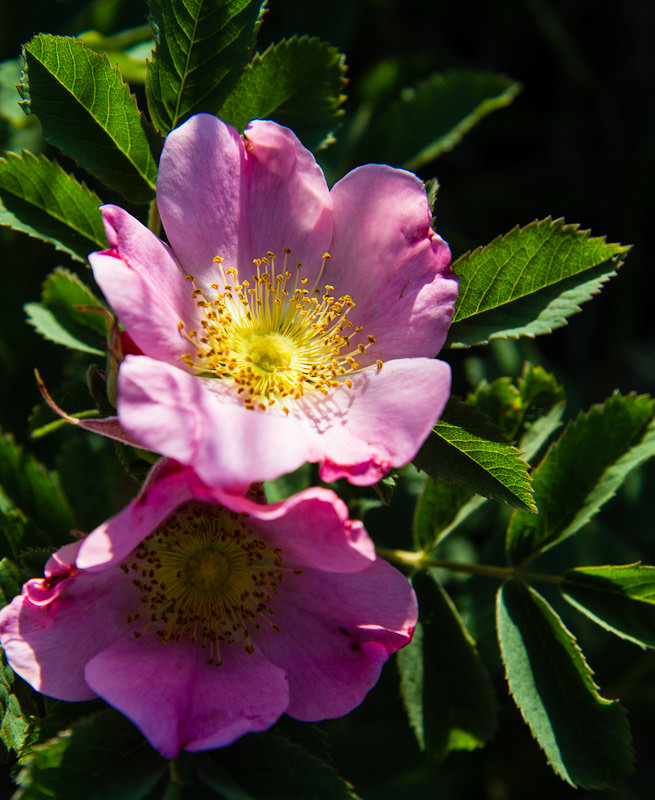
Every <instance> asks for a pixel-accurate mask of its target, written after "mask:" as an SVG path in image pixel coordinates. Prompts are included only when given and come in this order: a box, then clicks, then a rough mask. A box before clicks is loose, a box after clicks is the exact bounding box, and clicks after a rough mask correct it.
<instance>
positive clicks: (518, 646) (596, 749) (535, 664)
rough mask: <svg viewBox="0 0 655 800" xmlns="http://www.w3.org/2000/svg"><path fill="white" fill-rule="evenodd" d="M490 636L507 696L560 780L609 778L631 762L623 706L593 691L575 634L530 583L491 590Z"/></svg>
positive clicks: (588, 783)
mask: <svg viewBox="0 0 655 800" xmlns="http://www.w3.org/2000/svg"><path fill="white" fill-rule="evenodd" d="M497 614H498V617H497V624H498V640H499V643H500V648H501V652H502V656H503V661H504V663H505V670H506V672H507V680H508V682H509V687H510V691H511V692H512V695H513V697H514V700H515V702H516V704H517V706H518V707H519V709H520V710H521V713H522V714H523V717H524V719H525V721H526V722H527V723H528V725H529V726H530V729H531V730H532V734H533V736H534V737H535V738H536V739H537V741H538V742H539V744H540V745H541V747H542V748H543V750H544V752H545V754H546V757H547V758H548V761H549V763H550V765H551V766H552V767H553V769H554V770H555V771H556V772H557V774H558V775H560V776H561V777H562V778H564V780H566V781H568V782H569V783H571V784H573V785H575V786H582V787H584V788H586V789H592V788H599V787H601V786H612V785H614V784H615V783H616V782H617V781H618V780H619V779H620V778H621V777H622V776H624V775H625V774H626V773H628V772H630V771H631V770H632V767H633V755H632V745H631V738H630V731H629V728H628V722H627V718H626V714H625V711H624V709H623V708H622V707H621V706H620V705H619V704H618V703H617V702H616V701H613V700H606V699H605V698H604V697H601V695H600V694H599V693H598V688H597V686H596V684H595V683H594V681H593V678H592V672H591V670H590V669H589V666H588V665H587V662H586V661H585V659H584V656H583V655H582V651H581V650H580V648H579V647H578V645H577V642H576V641H575V639H574V638H573V636H572V635H571V634H570V633H569V631H568V630H567V629H566V628H565V627H564V624H563V623H562V621H561V620H560V618H559V617H558V616H557V614H556V613H555V612H554V611H553V609H552V608H551V607H550V606H549V605H548V604H547V603H546V601H545V600H544V599H543V598H542V597H541V596H540V595H538V594H537V593H536V592H535V591H534V590H532V589H529V588H528V587H525V586H521V585H520V584H514V583H507V584H505V585H504V586H503V587H502V589H501V590H500V591H499V593H498V609H497Z"/></svg>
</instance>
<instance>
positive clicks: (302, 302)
mask: <svg viewBox="0 0 655 800" xmlns="http://www.w3.org/2000/svg"><path fill="white" fill-rule="evenodd" d="M330 258H331V255H330V253H327V252H326V253H323V256H322V262H321V267H320V270H319V274H318V277H317V279H316V281H315V283H314V286H313V287H311V288H310V287H309V286H308V279H307V278H306V277H304V276H303V275H302V271H303V266H302V264H301V263H299V262H292V260H291V250H290V249H289V248H284V250H283V258H282V264H281V266H280V265H279V264H278V259H277V258H276V256H275V254H274V253H273V252H271V251H268V252H267V253H266V254H265V255H264V256H262V257H261V258H256V259H254V261H253V268H252V270H251V274H250V275H249V276H248V277H244V278H241V277H240V275H239V271H238V270H237V268H236V267H229V266H227V267H226V266H225V261H224V259H223V258H222V257H221V256H215V257H214V259H213V261H214V264H215V265H216V274H217V281H216V282H215V283H212V284H211V285H210V287H209V289H203V288H199V287H198V286H197V284H196V280H195V278H194V276H193V275H186V278H187V280H188V281H189V283H190V284H191V286H192V291H191V297H192V299H193V301H194V302H195V304H196V307H197V308H198V311H199V314H200V321H199V327H198V330H189V329H187V327H186V326H185V325H184V323H182V322H180V323H178V330H179V332H180V335H181V336H183V337H185V338H186V339H187V341H188V342H189V343H190V344H191V346H192V347H191V350H190V352H188V353H185V354H184V355H183V356H182V359H183V360H184V362H185V363H186V365H187V367H188V368H189V369H190V370H191V371H192V372H193V373H194V374H196V375H200V376H204V377H211V378H218V379H220V380H226V381H230V382H231V383H232V385H233V386H235V387H236V391H237V394H238V395H239V396H240V398H241V399H242V401H243V403H244V405H245V406H246V407H247V408H251V409H254V408H258V409H261V410H265V409H267V408H268V407H270V406H272V405H278V406H279V407H281V409H282V410H283V411H284V412H285V413H286V414H288V413H289V408H290V407H291V406H292V404H293V403H294V402H295V401H297V400H299V399H300V398H302V397H303V396H305V395H307V394H311V393H321V394H323V395H326V394H329V392H330V391H331V390H332V389H333V388H335V387H338V386H343V387H345V388H347V389H350V388H352V386H353V382H352V379H351V376H352V375H353V374H354V373H356V372H358V371H360V369H361V368H362V367H361V366H360V363H359V360H361V358H362V355H364V354H365V353H366V352H367V350H368V348H369V347H371V346H374V345H375V337H374V336H372V335H370V334H369V335H365V334H364V333H363V328H362V327H361V326H355V325H354V324H353V323H352V322H351V321H350V319H349V315H350V314H351V312H352V309H353V308H354V307H355V302H354V301H353V299H352V298H351V297H350V295H347V294H345V295H341V296H339V297H337V296H336V295H335V294H334V286H332V285H331V284H329V283H325V284H323V285H321V283H320V281H321V278H322V276H323V272H324V271H325V266H326V263H327V262H328V261H329V260H330ZM358 359H359V360H358ZM376 363H377V365H378V370H379V369H380V368H381V365H382V361H381V360H379V359H377V362H376Z"/></svg>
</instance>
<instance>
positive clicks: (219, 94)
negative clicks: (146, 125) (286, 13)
mask: <svg viewBox="0 0 655 800" xmlns="http://www.w3.org/2000/svg"><path fill="white" fill-rule="evenodd" d="M262 7H263V3H262V0H221V2H220V3H217V2H215V0H151V2H150V21H151V24H152V26H153V30H154V32H155V41H156V43H157V44H156V47H155V51H154V53H153V56H152V61H150V62H148V70H147V74H146V94H147V96H148V108H149V110H150V116H151V118H152V121H153V123H154V124H155V126H156V128H157V130H159V131H160V132H161V133H162V134H167V133H168V132H169V131H171V130H172V129H173V128H176V127H177V126H178V125H180V124H181V123H182V122H184V120H185V119H187V118H188V117H190V116H191V115H192V114H197V113H199V112H200V111H206V112H208V113H210V114H216V113H217V112H218V110H219V108H220V107H221V105H222V104H223V102H224V100H225V98H226V97H227V95H228V94H229V93H230V91H231V90H232V89H233V88H234V86H235V84H236V82H237V81H238V80H239V77H240V76H241V73H242V72H243V70H244V68H245V67H246V65H247V64H248V62H249V61H250V57H251V55H252V50H253V47H254V43H255V35H256V33H257V30H258V28H259V25H260V22H261V9H262Z"/></svg>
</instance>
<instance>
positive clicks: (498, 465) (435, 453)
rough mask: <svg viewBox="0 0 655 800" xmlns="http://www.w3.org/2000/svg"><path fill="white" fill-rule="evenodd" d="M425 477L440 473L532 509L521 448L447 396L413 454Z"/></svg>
mask: <svg viewBox="0 0 655 800" xmlns="http://www.w3.org/2000/svg"><path fill="white" fill-rule="evenodd" d="M414 464H415V465H416V466H417V467H418V468H419V469H422V470H424V471H425V472H427V474H428V475H429V476H430V477H431V478H435V479H436V478H437V477H443V478H446V479H447V480H449V481H456V482H457V483H460V484H462V486H464V487H466V488H467V489H468V490H469V491H471V492H474V493H476V494H480V495H483V496H484V497H490V498H493V499H495V500H501V501H502V502H504V503H509V504H510V505H513V506H516V507H518V508H525V509H529V510H531V511H534V510H535V505H534V502H533V499H532V489H531V485H530V484H531V481H530V476H529V475H528V468H527V464H526V463H525V462H524V461H523V459H522V458H521V453H520V451H518V450H517V449H516V448H515V447H513V446H512V445H511V444H509V443H508V442H507V440H506V439H505V437H504V435H503V433H502V431H501V430H500V429H499V428H498V427H496V426H495V425H493V424H492V423H491V421H490V420H489V419H488V417H486V416H485V415H484V414H481V413H480V412H479V411H477V410H476V409H474V408H473V407H472V406H469V405H466V404H465V403H462V402H461V401H458V402H456V401H454V400H452V399H451V400H450V401H449V403H448V405H447V406H446V410H445V411H444V413H443V414H442V417H441V419H440V420H439V421H438V422H437V424H436V425H435V427H434V429H433V431H432V433H431V434H430V435H429V436H428V438H427V440H426V441H425V443H424V444H423V446H422V447H421V449H420V450H419V452H418V454H417V455H416V457H415V458H414Z"/></svg>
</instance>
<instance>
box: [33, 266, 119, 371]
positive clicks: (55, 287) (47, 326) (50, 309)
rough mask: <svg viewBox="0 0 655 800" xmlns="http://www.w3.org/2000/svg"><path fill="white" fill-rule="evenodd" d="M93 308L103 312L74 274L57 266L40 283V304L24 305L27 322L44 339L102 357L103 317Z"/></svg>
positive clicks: (103, 340)
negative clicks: (41, 287)
mask: <svg viewBox="0 0 655 800" xmlns="http://www.w3.org/2000/svg"><path fill="white" fill-rule="evenodd" d="M80 306H82V307H85V308H79V307H80ZM94 308H97V309H103V308H104V304H103V302H102V301H101V300H99V299H98V298H97V297H96V296H95V295H94V294H93V292H92V291H91V290H90V289H89V288H88V286H86V285H85V284H84V283H82V281H81V280H80V279H79V278H78V276H77V275H75V273H73V272H69V271H68V270H66V269H64V268H63V267H57V269H55V270H54V272H52V273H50V275H48V277H47V278H46V279H45V281H44V283H43V289H42V293H41V302H40V303H27V304H26V305H25V312H26V313H27V316H28V321H29V323H30V324H31V325H33V326H34V327H35V328H36V329H37V331H38V332H39V333H40V334H41V335H42V336H43V337H45V338H46V339H48V340H50V341H52V342H55V343H56V344H62V345H64V346H65V347H70V348H72V349H74V350H82V351H83V352H85V353H93V354H94V355H104V354H105V350H104V344H105V342H106V340H107V321H106V316H105V315H104V314H102V313H96V312H94V311H93V310H90V309H94ZM87 309H88V310H87ZM101 348H102V349H101Z"/></svg>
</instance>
